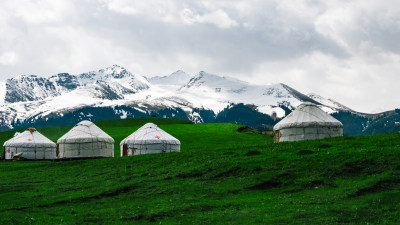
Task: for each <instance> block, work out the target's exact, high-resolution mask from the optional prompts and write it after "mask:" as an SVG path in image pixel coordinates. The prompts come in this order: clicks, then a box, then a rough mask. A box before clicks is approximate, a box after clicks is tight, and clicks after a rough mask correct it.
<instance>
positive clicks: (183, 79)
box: [149, 70, 191, 87]
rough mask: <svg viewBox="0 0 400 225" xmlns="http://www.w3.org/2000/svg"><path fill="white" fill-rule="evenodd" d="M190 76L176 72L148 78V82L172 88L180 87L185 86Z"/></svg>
mask: <svg viewBox="0 0 400 225" xmlns="http://www.w3.org/2000/svg"><path fill="white" fill-rule="evenodd" d="M190 78H191V76H190V75H189V74H187V73H185V72H184V71H182V70H178V71H176V72H174V73H172V74H170V75H168V76H162V77H160V76H155V77H151V78H149V82H150V83H152V84H155V85H172V86H179V87H180V86H182V85H185V84H186V83H187V82H188V81H189V80H190Z"/></svg>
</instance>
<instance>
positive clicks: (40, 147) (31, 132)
mask: <svg viewBox="0 0 400 225" xmlns="http://www.w3.org/2000/svg"><path fill="white" fill-rule="evenodd" d="M56 146H57V145H56V144H55V143H54V142H52V141H51V140H49V139H48V138H47V137H45V136H43V134H41V133H39V131H37V130H36V129H35V128H29V129H27V130H26V131H24V132H22V133H16V134H15V135H14V137H13V138H11V139H10V140H8V141H6V142H5V143H4V157H5V159H12V158H13V157H14V156H15V155H16V154H18V153H22V155H21V154H20V155H21V157H23V158H25V159H56V158H57V153H56Z"/></svg>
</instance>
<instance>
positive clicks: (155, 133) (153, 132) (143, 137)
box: [121, 123, 181, 145]
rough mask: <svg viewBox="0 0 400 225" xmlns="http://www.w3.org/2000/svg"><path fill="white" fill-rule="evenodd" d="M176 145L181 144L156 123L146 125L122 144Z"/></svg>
mask: <svg viewBox="0 0 400 225" xmlns="http://www.w3.org/2000/svg"><path fill="white" fill-rule="evenodd" d="M160 143H165V144H176V145H179V144H181V142H180V141H179V140H178V139H176V138H174V137H173V136H172V135H170V134H168V133H167V132H165V131H163V130H162V129H161V128H159V127H158V126H157V125H155V124H154V123H146V124H145V125H143V126H142V127H141V128H139V129H138V130H137V131H135V132H133V133H132V134H131V135H129V136H128V137H127V138H125V139H124V140H123V141H122V142H121V145H122V144H160Z"/></svg>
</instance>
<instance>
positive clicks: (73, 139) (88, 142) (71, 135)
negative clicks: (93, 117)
mask: <svg viewBox="0 0 400 225" xmlns="http://www.w3.org/2000/svg"><path fill="white" fill-rule="evenodd" d="M57 143H58V146H57V147H58V151H59V157H60V158H94V157H96V158H97V157H114V139H113V138H112V137H110V136H109V135H108V134H106V133H105V132H104V131H103V130H101V129H100V128H99V127H98V126H96V125H95V124H94V123H92V122H90V121H87V120H85V121H82V122H80V123H78V124H77V125H75V126H74V127H73V128H72V129H71V130H70V131H68V133H66V134H64V136H62V137H61V138H60V139H58V141H57Z"/></svg>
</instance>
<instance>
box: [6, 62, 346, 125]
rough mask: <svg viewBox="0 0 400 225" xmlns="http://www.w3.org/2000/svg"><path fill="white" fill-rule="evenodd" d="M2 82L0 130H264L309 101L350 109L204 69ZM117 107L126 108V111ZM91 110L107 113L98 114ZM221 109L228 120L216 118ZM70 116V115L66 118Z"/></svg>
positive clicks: (110, 71) (116, 69)
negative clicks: (102, 123)
mask: <svg viewBox="0 0 400 225" xmlns="http://www.w3.org/2000/svg"><path fill="white" fill-rule="evenodd" d="M4 85H5V87H6V93H5V94H4V95H3V97H4V98H3V99H4V100H3V104H1V106H0V111H1V114H0V130H8V129H15V128H23V127H26V126H38V125H45V124H46V122H48V123H49V122H50V121H51V123H52V124H54V125H72V124H70V123H73V122H75V121H76V120H77V119H78V118H86V119H90V120H93V121H96V120H99V119H100V118H101V119H112V118H127V117H128V118H129V117H151V116H161V117H174V118H183V119H189V120H191V121H193V122H199V123H202V122H217V121H222V120H223V121H226V122H238V121H240V123H243V124H245V125H249V126H253V127H258V128H262V127H264V128H265V129H266V128H270V127H272V126H273V125H274V123H275V121H276V120H277V119H280V118H283V117H284V116H285V115H287V114H288V113H290V111H291V110H293V109H295V108H296V107H297V106H298V105H299V104H301V103H302V102H305V101H309V102H314V103H315V104H317V105H319V106H320V107H321V108H322V109H323V110H325V111H327V112H329V113H333V112H339V111H348V110H350V109H349V108H347V107H345V106H343V105H341V104H339V103H337V102H334V101H332V100H326V99H323V98H322V97H320V96H319V97H316V96H317V95H310V96H307V95H304V94H302V93H300V92H299V91H297V90H295V89H293V88H291V87H289V86H287V85H285V84H280V83H278V84H272V85H261V84H258V85H255V84H250V83H247V82H244V81H241V80H238V79H234V78H230V77H224V76H218V75H215V74H211V73H207V72H204V71H200V72H199V73H198V74H197V75H195V76H193V77H190V76H189V75H188V74H186V73H185V72H183V71H180V70H178V71H176V72H174V73H172V74H171V75H168V76H163V77H152V78H149V79H146V78H145V77H143V76H140V75H136V74H132V73H130V72H129V71H127V70H126V69H125V68H123V67H121V66H118V65H113V66H111V67H108V68H105V69H101V70H98V71H91V72H87V73H82V74H79V75H71V74H68V73H59V74H57V75H54V76H51V77H50V78H42V77H38V76H36V75H30V76H18V77H15V78H12V79H8V80H7V81H6V83H5V84H3V86H4ZM0 87H1V84H0ZM0 97H1V92H0ZM118 107H124V110H123V113H121V112H120V111H119V110H117V109H116V108H118ZM89 109H90V110H94V111H96V112H98V111H99V110H104V111H105V112H107V113H105V114H104V115H100V114H98V113H94V112H89V111H88V110H89ZM96 109H98V110H96ZM249 110H250V111H251V112H250V111H249ZM229 111H232V112H231V113H230V112H229ZM240 111H243V112H247V113H246V115H248V117H249V116H250V115H254V116H255V117H257V118H260V119H261V118H262V121H263V122H260V124H258V125H257V123H258V122H257V121H258V120H253V118H247V117H245V118H240V114H239V113H238V112H240ZM221 112H224V114H223V115H226V116H225V117H224V118H229V120H227V119H222V118H223V117H222V115H221V116H219V117H218V115H219V114H220V113H221ZM66 115H68V117H69V118H71V119H68V120H66V119H65V116H66ZM93 115H95V116H93ZM72 118H74V119H72ZM66 121H69V122H68V123H67V122H66ZM271 121H272V122H271ZM266 123H268V124H266Z"/></svg>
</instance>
